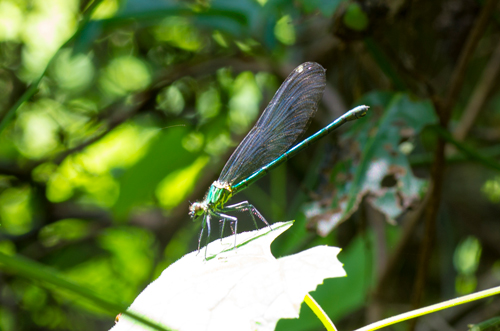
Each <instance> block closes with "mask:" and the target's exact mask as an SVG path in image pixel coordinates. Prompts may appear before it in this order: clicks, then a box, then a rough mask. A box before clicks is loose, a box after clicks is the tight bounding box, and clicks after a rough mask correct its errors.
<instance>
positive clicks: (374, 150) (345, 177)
mask: <svg viewBox="0 0 500 331" xmlns="http://www.w3.org/2000/svg"><path fill="white" fill-rule="evenodd" d="M361 102H363V103H364V104H367V105H370V106H371V107H372V109H374V108H376V107H382V108H385V111H384V112H383V114H382V116H381V118H380V119H379V120H378V121H377V122H375V121H373V120H371V121H370V120H367V121H358V122H357V123H354V124H353V125H352V127H351V129H350V130H349V132H347V133H346V134H345V135H344V137H343V141H342V143H343V144H344V147H346V146H347V148H346V150H348V152H349V155H348V156H346V157H345V159H344V160H340V161H338V163H337V165H336V167H334V170H333V172H332V174H331V181H332V182H333V186H334V187H333V189H332V188H331V187H330V190H331V191H330V192H331V195H332V199H331V200H330V201H331V203H330V204H329V205H327V206H326V207H325V206H322V205H320V203H318V202H316V203H313V204H312V205H310V206H308V208H307V211H306V215H307V216H308V218H309V219H310V220H312V221H313V222H314V223H315V224H317V230H318V233H319V234H320V235H322V236H326V235H327V234H328V233H330V232H331V231H332V229H333V228H334V227H336V226H337V225H338V224H340V223H341V222H343V221H344V220H346V219H347V218H348V217H349V216H350V215H352V213H353V212H355V211H356V210H357V208H358V205H359V203H360V201H361V199H362V198H363V196H367V198H368V202H369V203H370V204H371V205H372V206H373V207H375V208H376V209H378V210H380V211H381V212H382V213H383V214H384V215H385V216H386V219H387V220H388V221H389V222H392V221H393V220H394V218H396V217H397V216H398V215H400V214H401V213H402V212H403V211H404V210H406V209H407V208H408V207H409V206H410V205H411V204H412V203H413V202H414V201H416V200H418V199H420V197H421V195H422V192H423V190H424V188H425V186H426V181H425V180H422V179H419V178H417V177H415V176H414V175H413V172H412V170H411V167H410V163H409V161H408V157H407V155H408V154H409V153H410V152H411V150H412V149H413V146H414V145H415V144H416V140H417V139H418V135H419V134H420V133H421V131H422V129H423V128H424V127H425V126H426V125H430V124H434V123H436V122H437V117H436V115H435V112H434V109H433V107H432V104H431V102H429V101H428V100H413V99H412V98H411V97H410V96H409V95H407V94H402V93H399V94H394V95H391V94H388V93H384V92H375V93H372V94H370V95H368V96H366V97H365V98H364V99H363V100H361ZM372 113H373V112H372ZM372 118H373V117H372ZM368 119H370V117H369V118H368ZM353 155H354V158H355V159H357V160H359V161H357V162H356V161H353V160H352V159H353Z"/></svg>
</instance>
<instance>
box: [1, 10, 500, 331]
mask: <svg viewBox="0 0 500 331" xmlns="http://www.w3.org/2000/svg"><path fill="white" fill-rule="evenodd" d="M482 6H483V2H481V1H479V2H478V1H474V0H446V1H437V2H427V3H419V4H418V6H417V5H415V4H414V3H412V2H411V1H399V2H386V1H377V2H371V1H345V0H336V1H322V0H314V1H302V0H300V1H279V0H267V1H266V0H258V1H257V0H241V1H227V0H215V1H184V2H179V1H173V0H162V1H159V0H128V1H119V0H102V1H97V0H95V1H92V0H90V1H87V0H43V1H42V0H0V120H1V122H0V252H1V253H3V254H5V255H7V256H14V257H16V254H18V255H17V256H24V257H26V258H28V259H30V260H34V261H37V262H39V263H41V264H43V265H45V266H47V267H49V268H50V270H53V271H54V270H55V271H57V272H58V273H59V274H61V275H62V276H64V277H66V278H67V279H70V280H71V281H73V282H76V283H78V284H80V285H81V286H82V288H89V289H91V290H92V291H94V292H97V293H98V294H99V295H100V296H101V297H104V298H107V299H109V300H113V301H115V302H123V303H125V304H129V303H130V302H131V301H132V300H133V299H134V298H135V296H136V295H137V294H138V293H139V292H140V291H141V290H142V289H143V288H144V287H145V286H146V285H147V284H148V283H149V282H151V281H152V280H153V279H154V278H155V277H157V276H158V275H159V274H160V273H161V272H162V270H163V269H164V268H166V267H167V266H168V265H170V264H171V263H173V262H175V260H177V259H178V258H180V257H181V256H182V255H184V254H186V253H188V252H190V251H192V250H194V249H195V248H196V246H197V236H198V231H199V227H200V225H199V222H192V221H191V220H190V219H189V217H188V215H187V212H188V204H189V201H191V202H192V201H195V200H200V199H201V198H202V197H203V194H204V193H205V190H206V189H207V188H208V187H209V185H210V184H211V182H212V181H214V180H215V179H217V177H218V174H219V172H220V171H221V169H222V167H223V165H224V162H225V161H226V160H227V159H228V157H229V155H230V153H231V151H232V150H233V149H234V147H235V146H236V145H237V144H238V143H239V142H240V141H241V139H242V138H243V137H244V135H245V134H246V133H247V132H248V131H249V130H250V128H251V126H252V125H253V123H254V122H255V121H256V119H257V118H258V116H259V114H260V113H261V111H262V110H263V108H264V107H265V106H266V104H267V102H269V100H270V99H271V97H272V95H273V94H274V92H275V91H276V89H277V88H278V87H279V85H280V83H281V82H282V81H283V80H284V79H285V78H286V76H287V75H288V73H289V72H290V71H291V70H292V69H293V68H294V67H295V66H296V65H298V64H300V63H302V62H305V61H316V62H319V63H320V64H321V65H323V66H324V67H325V68H326V69H327V80H328V87H327V90H326V92H325V97H324V99H323V102H322V104H321V105H320V110H319V111H318V114H317V116H316V118H314V119H313V120H312V124H311V129H310V130H309V131H308V134H309V133H312V132H314V131H315V130H319V129H320V128H322V127H324V126H325V125H326V124H328V123H329V122H331V121H332V120H333V119H335V118H336V117H338V116H339V115H340V114H342V113H343V112H345V111H346V110H347V109H349V108H350V106H354V105H358V104H367V105H369V106H371V109H370V112H369V115H368V116H367V117H366V118H364V119H363V120H361V121H358V122H356V123H353V124H349V125H346V127H345V128H344V127H343V128H342V130H341V131H339V132H336V133H332V134H331V135H330V136H329V137H328V138H325V141H322V142H320V143H318V144H317V146H314V147H311V148H309V149H308V150H306V151H304V152H303V153H301V154H300V155H299V156H297V157H296V158H294V159H292V160H290V161H289V162H288V163H287V164H286V165H285V166H283V167H281V168H280V169H276V170H275V171H274V172H273V173H271V174H269V175H268V176H267V177H266V178H264V179H262V180H260V181H259V182H258V183H256V184H254V185H253V186H251V187H250V188H248V189H247V190H245V191H244V192H242V193H241V194H240V195H238V196H237V197H235V198H234V202H238V201H243V200H249V201H251V203H253V204H255V206H256V207H257V208H258V209H259V210H260V211H261V212H262V213H263V214H264V215H265V216H266V217H267V219H268V220H269V221H271V222H274V221H284V220H290V219H295V220H296V223H295V225H294V227H293V228H292V229H290V231H287V233H285V234H284V235H282V236H281V237H280V238H278V239H277V241H276V242H275V243H274V244H273V250H274V252H275V254H276V255H286V254H290V253H293V252H297V251H300V250H303V249H305V248H308V247H312V246H315V245H320V244H328V245H337V246H340V247H342V248H343V249H344V252H343V253H342V255H341V257H340V259H341V261H342V262H343V263H344V264H345V268H346V270H347V273H348V277H347V278H345V279H342V280H338V279H335V280H328V281H326V282H325V284H323V285H321V286H319V287H318V289H317V290H316V291H315V292H313V296H314V297H315V298H316V299H317V301H318V302H319V303H320V304H321V305H322V306H323V307H324V309H325V311H326V312H327V313H328V314H329V315H330V316H331V317H332V319H334V322H335V323H338V324H339V325H340V326H343V327H344V328H347V327H349V328H355V327H358V326H361V325H363V324H365V323H364V322H365V320H366V319H368V318H365V317H366V316H371V317H373V316H374V315H373V314H372V313H373V311H378V312H381V315H384V316H385V315H386V314H389V313H393V312H394V311H395V309H396V308H394V307H395V305H394V303H397V305H398V307H400V306H401V303H405V304H406V303H407V302H409V301H410V296H411V291H410V289H411V288H412V284H413V282H414V278H415V276H414V275H415V274H416V268H417V267H416V266H417V260H418V258H417V254H416V253H415V252H417V251H418V250H419V246H418V242H419V241H421V240H422V239H423V238H422V236H423V235H422V233H423V231H420V228H414V229H413V232H411V235H407V234H406V233H405V231H404V230H405V229H408V227H409V224H412V217H414V216H412V215H415V210H417V211H418V209H419V208H420V207H421V206H424V209H425V206H426V205H425V202H423V201H425V199H424V197H425V196H426V195H427V192H429V188H432V185H433V183H429V181H428V179H429V177H430V173H431V168H432V162H433V156H432V155H433V154H432V153H434V152H435V150H436V144H437V143H436V142H437V140H438V137H439V136H438V134H437V133H436V130H435V129H433V128H435V127H436V125H437V123H439V111H440V107H441V106H442V103H441V102H440V100H441V99H440V98H442V97H443V95H445V94H446V91H447V88H448V86H449V85H450V84H451V83H453V81H452V78H453V72H454V70H455V68H456V63H458V57H459V54H460V53H461V52H462V51H463V49H464V43H465V40H466V39H467V36H468V35H469V32H470V30H471V29H472V27H473V24H474V22H475V20H476V19H477V17H478V16H477V14H478V12H479V11H480V9H481V7H482ZM497 10H500V9H499V8H497ZM493 16H494V15H493ZM491 20H492V23H491V24H490V25H489V26H488V27H489V29H488V30H486V31H487V32H485V33H484V35H482V36H480V43H479V46H478V48H477V50H476V51H474V53H473V56H472V57H471V59H470V61H469V63H468V70H466V72H465V77H464V84H463V88H462V90H461V94H460V95H459V98H458V99H457V100H456V103H455V105H454V107H453V111H452V114H451V122H450V125H449V129H450V131H451V132H452V133H453V132H455V130H456V129H457V128H460V127H461V126H463V125H464V118H466V117H467V116H469V115H467V114H468V113H470V112H471V111H470V110H469V108H470V107H471V106H470V104H469V103H470V100H471V99H473V98H472V96H473V95H474V93H475V91H476V89H478V86H479V87H480V88H482V89H486V88H487V89H488V93H486V94H485V95H486V97H485V100H484V102H483V104H482V106H481V107H480V108H479V110H480V111H478V112H477V114H478V115H477V116H476V117H475V118H474V120H473V121H472V124H471V127H470V129H469V130H468V134H467V135H466V137H465V138H464V139H455V140H454V141H451V139H450V138H449V137H450V136H451V135H450V134H449V133H448V136H446V135H443V134H442V133H441V134H440V136H441V137H445V138H442V139H447V141H449V142H451V143H452V144H453V145H454V146H455V147H453V148H455V149H456V150H452V149H453V148H450V150H448V151H447V160H448V161H449V163H447V166H446V171H445V173H444V176H443V193H442V196H443V198H442V201H441V203H440V212H439V216H438V222H437V224H438V225H437V229H436V233H437V240H436V242H437V243H436V246H435V248H436V249H435V251H434V253H433V256H432V260H431V262H432V263H431V264H430V272H429V278H430V280H429V286H428V289H427V291H426V294H427V299H428V300H429V301H431V302H436V301H440V300H444V299H445V298H449V297H453V296H455V295H456V294H457V293H465V292H470V291H472V290H474V288H476V287H480V286H482V284H483V285H484V283H482V282H486V281H484V279H490V278H491V277H493V279H497V278H495V277H498V271H497V269H498V263H499V261H500V256H499V253H498V252H499V251H500V240H498V233H500V227H499V223H498V215H500V210H499V209H500V208H499V207H500V206H499V205H498V202H499V200H500V199H499V196H500V193H499V191H500V189H499V187H500V185H499V177H498V173H497V172H498V169H500V168H499V166H498V156H499V154H500V151H499V149H498V139H499V134H498V132H499V129H498V128H499V125H500V111H499V109H500V108H499V107H498V106H499V105H500V92H499V91H500V89H499V85H498V84H500V82H498V79H497V80H493V82H490V86H485V85H484V82H483V80H482V78H481V75H482V74H483V71H484V72H487V71H488V70H491V69H489V68H490V67H489V65H490V61H492V60H494V59H495V56H498V55H495V54H497V53H498V52H496V53H495V48H496V47H497V44H498V35H499V32H500V29H499V24H498V23H499V21H498V18H497V16H494V17H493V18H492V19H491ZM485 68H486V69H485ZM482 82H483V83H482ZM474 100H475V99H474ZM441 101H442V100H441ZM455 138H456V137H455ZM457 144H458V146H457ZM457 147H458V148H457ZM469 158H471V159H469ZM471 160H472V161H471ZM495 169H496V170H495ZM416 215H417V218H418V219H422V216H421V214H418V213H417V214H416ZM385 221H388V222H385ZM251 223H252V222H249V219H246V218H245V216H242V217H241V222H240V223H239V224H241V229H250V228H251V227H252V225H251ZM389 223H390V224H391V225H389ZM394 225H396V226H394ZM239 227H240V226H239ZM410 229H411V227H410ZM320 235H321V236H320ZM470 236H473V237H470ZM465 238H473V239H465ZM388 255H390V256H396V257H399V258H398V259H396V261H393V262H391V263H393V264H392V265H391V264H390V263H388V262H387V259H388V258H387V256H388ZM479 257H481V258H480V259H479ZM19 263H20V265H21V262H19ZM31 268H32V269H31V271H32V273H31V274H30V275H31V276H27V274H24V276H23V275H22V274H17V273H15V272H9V270H7V269H6V268H3V266H2V265H1V264H0V330H6V331H10V330H47V329H54V330H89V329H90V330H94V329H95V330H97V329H106V328H110V327H111V326H112V324H113V316H111V315H113V314H114V312H113V310H112V309H110V308H105V307H102V306H100V305H99V304H96V302H95V301H92V300H87V299H86V300H80V298H81V296H80V295H79V294H76V293H75V292H74V291H71V290H68V288H65V287H64V285H62V283H61V284H60V285H47V282H46V281H43V280H41V279H42V278H37V276H36V275H37V274H39V275H42V274H43V275H46V271H44V269H38V267H33V266H32V267H31ZM495 275H497V276H495ZM384 277H385V278H388V279H391V280H393V281H392V282H389V284H388V285H387V281H386V280H384ZM256 281H263V282H265V280H256ZM384 281H385V283H384ZM383 284H386V286H385V287H384V285H383ZM488 284H489V283H488ZM373 292H376V294H377V295H379V297H377V298H374V297H373V296H371V293H373ZM380 293H383V295H382V296H380ZM381 297H382V299H381ZM381 302H382V303H385V304H387V305H385V306H384V305H383V304H382V303H381ZM377 305H378V306H377ZM380 305H382V306H380ZM481 308H482V306H479V307H478V308H477V310H474V311H471V314H473V313H474V312H475V313H476V314H479V313H478V310H480V309H481ZM377 309H378V310H377ZM398 309H401V308H397V309H396V310H398ZM186 316H188V315H186ZM474 316H476V315H474ZM481 316H482V317H483V315H481ZM371 317H370V318H371ZM187 318H188V317H187ZM485 318H486V317H485ZM450 323H453V322H450ZM454 323H456V327H457V328H461V327H462V324H460V321H456V320H455V321H454ZM278 329H283V330H284V329H286V330H320V329H321V325H320V322H319V321H318V320H317V319H316V317H315V316H313V314H312V313H311V312H310V311H309V310H308V308H307V307H306V306H304V307H303V309H302V314H301V318H300V319H299V320H287V321H282V322H280V324H279V325H278Z"/></svg>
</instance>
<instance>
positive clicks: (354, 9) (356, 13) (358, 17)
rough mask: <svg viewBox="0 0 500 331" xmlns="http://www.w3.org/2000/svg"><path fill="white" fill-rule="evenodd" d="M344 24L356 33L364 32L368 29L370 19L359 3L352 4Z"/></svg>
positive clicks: (347, 11) (345, 16)
mask: <svg viewBox="0 0 500 331" xmlns="http://www.w3.org/2000/svg"><path fill="white" fill-rule="evenodd" d="M344 23H345V25H346V26H348V27H349V28H351V29H353V30H355V31H363V30H365V29H366V28H367V27H368V23H369V22H368V17H367V16H366V14H365V12H364V11H363V9H361V7H360V5H359V4H357V3H355V2H354V3H351V4H350V5H349V6H348V7H347V10H346V13H345V15H344Z"/></svg>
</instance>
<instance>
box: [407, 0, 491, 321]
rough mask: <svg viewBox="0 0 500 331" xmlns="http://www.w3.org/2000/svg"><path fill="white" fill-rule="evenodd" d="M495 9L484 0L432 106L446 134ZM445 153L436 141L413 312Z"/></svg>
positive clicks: (429, 246)
mask: <svg viewBox="0 0 500 331" xmlns="http://www.w3.org/2000/svg"><path fill="white" fill-rule="evenodd" d="M496 5H497V1H496V0H487V1H486V2H485V4H484V6H483V8H482V10H481V12H480V14H479V16H478V17H477V19H476V22H475V24H474V26H473V27H472V30H471V31H470V33H469V35H468V37H467V41H466V43H465V46H464V48H463V49H462V51H461V53H460V57H459V60H458V63H457V65H456V67H455V69H454V71H453V74H452V78H451V84H450V88H449V90H448V94H447V96H446V98H445V100H444V102H442V103H440V102H437V101H436V102H435V107H436V110H437V113H438V116H439V121H440V125H441V126H442V127H443V129H445V130H446V129H447V127H448V122H449V119H450V116H451V112H452V109H453V107H454V105H455V103H456V101H457V97H458V94H459V93H460V91H461V89H462V85H463V82H464V79H465V72H466V69H467V65H468V63H469V60H470V59H471V58H472V55H473V53H474V50H475V49H476V46H477V44H478V42H479V40H480V38H481V36H482V35H483V33H484V31H485V29H486V27H487V25H488V21H489V18H490V16H491V13H492V12H493V10H494V8H495V6H496ZM444 152H445V141H444V139H442V138H439V139H438V142H437V146H436V150H435V153H434V163H433V165H432V168H431V182H432V183H433V187H432V190H431V193H430V201H429V205H428V208H427V210H426V212H425V230H424V238H423V242H422V245H421V250H420V256H419V265H418V270H417V277H416V280H415V284H414V288H413V299H412V306H413V307H414V308H417V307H419V306H420V304H421V301H422V297H423V292H424V289H425V278H426V275H427V269H428V265H429V260H430V256H431V252H432V247H433V243H434V237H435V227H436V220H437V216H438V210H439V206H440V202H441V192H442V183H443V174H444V167H445V156H444ZM415 325H416V320H412V323H411V325H410V330H413V329H414V328H415Z"/></svg>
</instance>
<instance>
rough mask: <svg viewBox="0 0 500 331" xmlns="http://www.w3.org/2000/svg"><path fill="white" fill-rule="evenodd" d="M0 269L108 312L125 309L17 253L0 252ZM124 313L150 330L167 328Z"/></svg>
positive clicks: (129, 312) (130, 313)
mask: <svg viewBox="0 0 500 331" xmlns="http://www.w3.org/2000/svg"><path fill="white" fill-rule="evenodd" d="M0 269H1V270H5V271H7V272H9V273H14V274H16V275H20V276H23V277H26V278H28V279H31V280H36V281H41V282H43V283H44V284H49V285H52V286H56V287H57V288H58V289H65V290H68V291H70V292H72V293H75V294H78V295H79V296H81V297H82V298H85V299H87V300H89V301H91V302H93V303H94V304H95V305H97V306H98V307H101V308H103V309H104V310H106V311H108V312H109V313H110V314H118V313H119V312H120V311H124V310H125V306H124V304H122V303H117V302H113V301H110V300H109V299H107V298H103V297H101V296H99V295H98V294H97V293H94V292H93V291H91V290H89V289H87V288H85V287H82V286H80V285H78V284H75V283H73V282H71V281H68V280H66V279H64V278H62V277H61V276H59V275H58V274H57V272H56V271H54V270H52V269H50V268H49V267H46V266H44V265H41V264H38V263H36V262H33V261H30V260H28V259H26V258H24V257H22V256H19V255H17V256H8V255H5V254H3V253H0ZM124 314H125V315H127V316H130V318H132V319H134V320H135V321H136V322H137V323H138V324H140V325H148V326H149V329H150V330H167V329H166V328H164V327H162V326H159V325H158V324H156V323H154V322H151V321H148V320H147V319H145V318H143V317H141V316H139V315H137V314H136V313H134V312H132V311H126V312H124Z"/></svg>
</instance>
